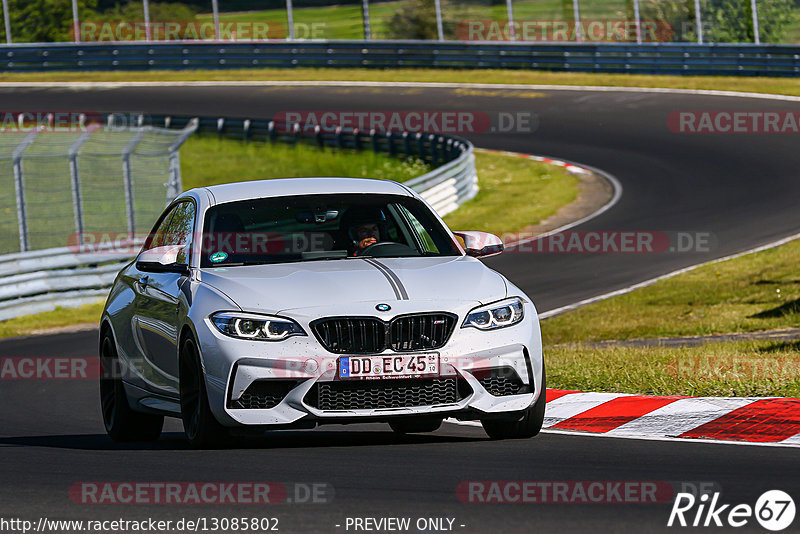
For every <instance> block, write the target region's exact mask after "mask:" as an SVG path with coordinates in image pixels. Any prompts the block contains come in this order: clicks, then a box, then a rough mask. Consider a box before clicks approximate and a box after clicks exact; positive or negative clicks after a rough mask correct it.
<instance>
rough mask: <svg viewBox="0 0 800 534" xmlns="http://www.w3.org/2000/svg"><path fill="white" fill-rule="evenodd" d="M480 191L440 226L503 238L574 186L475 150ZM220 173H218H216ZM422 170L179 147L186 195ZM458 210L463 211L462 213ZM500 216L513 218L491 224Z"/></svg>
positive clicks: (539, 167) (564, 198) (289, 149)
mask: <svg viewBox="0 0 800 534" xmlns="http://www.w3.org/2000/svg"><path fill="white" fill-rule="evenodd" d="M475 163H476V166H477V169H478V176H479V177H480V184H481V192H480V193H479V194H478V196H476V197H475V198H474V199H473V200H471V201H470V202H468V203H465V204H464V205H463V207H462V208H460V209H459V210H458V211H456V212H454V213H453V214H451V215H449V216H448V217H447V218H446V219H445V220H446V222H447V223H448V224H449V225H450V226H451V227H453V228H457V229H462V230H485V231H490V232H497V233H504V232H513V231H518V230H521V229H523V228H525V227H526V226H528V225H530V224H536V223H538V222H540V221H541V220H543V219H544V218H546V217H548V216H549V215H551V214H553V213H555V212H556V211H558V209H559V208H560V207H562V206H563V205H566V204H568V203H569V202H571V201H572V200H574V199H575V198H576V197H577V194H578V181H577V179H576V178H575V177H574V176H572V175H571V174H569V173H568V172H566V171H565V170H564V169H563V168H561V167H556V166H553V165H546V164H542V163H538V162H535V161H531V160H527V159H523V158H515V157H512V156H505V155H502V154H490V153H484V152H480V151H479V152H478V153H477V154H476V161H475ZM220 169H224V173H220ZM428 170H429V166H428V165H426V164H424V163H422V162H419V161H417V160H410V161H403V160H399V159H395V158H390V157H389V156H385V155H382V154H375V153H373V152H369V151H364V152H360V153H357V152H351V151H334V150H324V151H322V150H319V149H317V148H315V147H311V146H307V145H297V146H284V145H265V144H261V143H250V144H247V145H245V144H242V143H240V142H238V141H233V140H226V139H218V138H216V137H192V138H190V139H189V140H188V141H187V142H186V144H185V145H184V146H183V147H182V148H181V173H182V175H183V186H184V188H186V189H190V188H192V187H200V186H204V185H213V184H219V183H224V182H232V181H241V180H254V179H268V178H280V177H298V176H352V177H368V178H380V179H391V180H395V181H405V180H408V179H411V178H414V177H416V176H419V175H420V174H423V173H425V172H427V171H428ZM462 210H463V211H462ZM498 210H503V212H504V213H511V212H513V213H514V215H513V216H510V217H504V218H503V220H502V221H498V220H497V219H498V218H497V217H494V216H493V214H495V213H498ZM102 311H103V303H102V302H98V303H95V304H87V305H85V306H81V307H78V308H59V309H56V310H55V311H51V312H45V313H39V314H35V315H28V316H25V317H20V318H17V319H11V320H9V321H5V322H0V338H4V337H12V336H20V335H25V334H29V333H31V332H32V331H36V330H42V329H48V328H57V327H62V326H69V325H75V324H83V323H96V322H98V321H99V319H100V315H101V313H102Z"/></svg>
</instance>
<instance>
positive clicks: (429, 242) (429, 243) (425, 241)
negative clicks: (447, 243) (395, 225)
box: [398, 206, 439, 253]
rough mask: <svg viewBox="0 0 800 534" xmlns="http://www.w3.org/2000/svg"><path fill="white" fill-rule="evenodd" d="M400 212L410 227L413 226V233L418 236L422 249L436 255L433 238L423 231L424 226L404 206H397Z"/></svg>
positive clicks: (426, 231)
mask: <svg viewBox="0 0 800 534" xmlns="http://www.w3.org/2000/svg"><path fill="white" fill-rule="evenodd" d="M398 207H399V208H400V211H401V212H402V213H403V215H405V216H406V217H407V218H408V220H409V221H410V222H411V224H412V226H414V230H415V233H416V234H417V235H418V236H419V238H420V241H422V247H423V250H424V251H425V252H433V253H438V252H439V249H438V248H437V247H436V243H434V242H433V238H431V235H430V234H429V233H428V230H426V229H425V226H423V224H422V223H421V222H419V220H418V219H417V218H416V217H415V216H414V214H413V213H411V212H410V211H409V210H408V209H407V208H406V207H405V206H398Z"/></svg>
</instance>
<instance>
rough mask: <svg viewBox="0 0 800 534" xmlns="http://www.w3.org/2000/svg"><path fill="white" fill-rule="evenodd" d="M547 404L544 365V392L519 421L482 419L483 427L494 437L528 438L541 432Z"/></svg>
mask: <svg viewBox="0 0 800 534" xmlns="http://www.w3.org/2000/svg"><path fill="white" fill-rule="evenodd" d="M546 404H547V378H546V377H545V372H544V366H543V367H542V392H541V393H540V394H539V398H538V399H536V402H535V403H533V406H531V407H529V408H528V409H527V410H525V411H524V412H523V416H522V418H521V419H520V420H519V421H491V420H487V421H481V425H483V429H484V430H485V431H486V433H487V434H488V435H489V437H490V438H492V439H527V438H532V437H534V436H535V435H537V434H538V433H539V431H540V430H541V429H542V423H544V408H545V405H546Z"/></svg>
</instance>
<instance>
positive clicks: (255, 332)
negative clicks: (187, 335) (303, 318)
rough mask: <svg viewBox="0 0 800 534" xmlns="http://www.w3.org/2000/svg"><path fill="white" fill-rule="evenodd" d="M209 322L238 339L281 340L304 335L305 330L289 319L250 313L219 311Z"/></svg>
mask: <svg viewBox="0 0 800 534" xmlns="http://www.w3.org/2000/svg"><path fill="white" fill-rule="evenodd" d="M211 322H212V323H214V326H216V327H217V330H219V331H220V332H222V333H223V334H225V335H227V336H231V337H236V338H239V339H255V340H260V341H281V340H284V339H286V338H287V337H291V336H305V335H306V333H305V331H304V330H303V329H302V328H301V327H300V325H299V324H297V323H296V322H294V321H292V320H291V319H284V318H283V317H273V316H271V315H250V314H245V313H236V312H220V313H216V314H214V315H212V316H211Z"/></svg>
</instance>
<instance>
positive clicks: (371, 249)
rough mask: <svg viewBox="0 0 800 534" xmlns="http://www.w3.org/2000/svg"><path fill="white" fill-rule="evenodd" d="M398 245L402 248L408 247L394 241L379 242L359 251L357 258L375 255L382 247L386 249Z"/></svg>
mask: <svg viewBox="0 0 800 534" xmlns="http://www.w3.org/2000/svg"><path fill="white" fill-rule="evenodd" d="M398 245H399V246H401V247H404V246H406V245H403V244H402V243H395V242H394V241H379V242H378V243H373V244H371V245H368V246H366V247H364V248H363V249H361V250H359V251H357V252H356V256H363V255H365V254H368V253H374V252H375V251H376V250H378V249H379V248H381V247H384V248H385V247H390V246H398Z"/></svg>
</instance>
